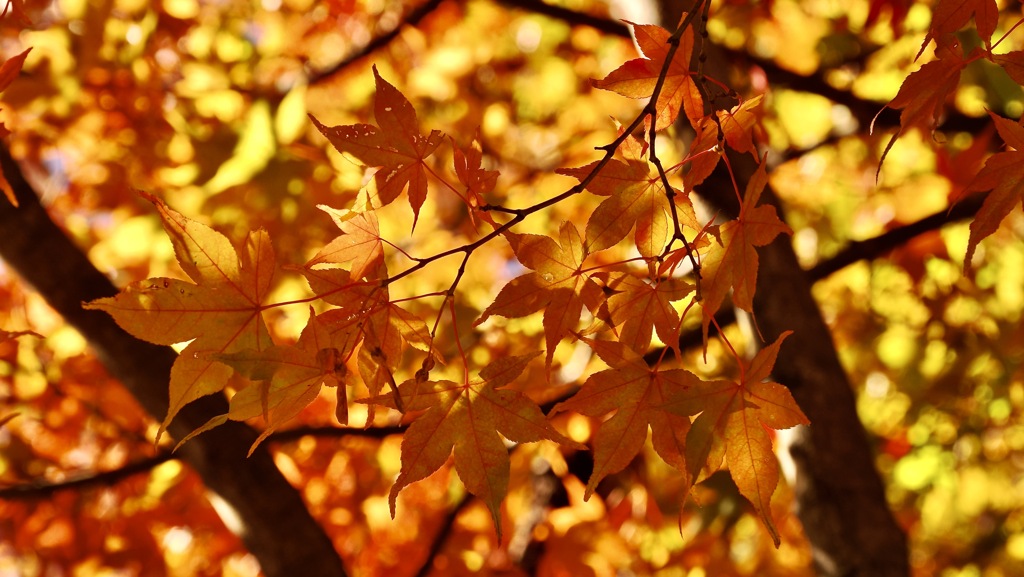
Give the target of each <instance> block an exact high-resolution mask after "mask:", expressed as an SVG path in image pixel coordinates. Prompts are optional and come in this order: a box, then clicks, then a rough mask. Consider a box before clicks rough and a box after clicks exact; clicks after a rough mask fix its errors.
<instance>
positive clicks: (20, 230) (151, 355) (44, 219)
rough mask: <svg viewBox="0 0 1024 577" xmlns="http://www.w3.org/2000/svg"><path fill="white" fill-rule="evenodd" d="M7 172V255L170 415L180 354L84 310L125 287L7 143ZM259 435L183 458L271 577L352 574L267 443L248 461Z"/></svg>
mask: <svg viewBox="0 0 1024 577" xmlns="http://www.w3.org/2000/svg"><path fill="white" fill-rule="evenodd" d="M0 166H2V170H3V174H4V176H6V178H7V180H8V182H10V184H11V187H12V188H13V190H14V192H15V195H16V197H17V199H18V202H19V204H20V207H19V208H14V207H13V206H11V204H10V203H9V202H7V201H6V200H5V199H0V257H2V258H3V259H4V260H5V261H6V262H7V264H8V265H9V266H10V267H11V268H12V269H14V270H15V271H17V272H18V274H19V275H20V276H21V277H22V278H23V279H24V280H25V281H26V282H28V283H29V284H31V285H32V286H33V287H35V289H36V290H37V291H38V292H39V293H40V295H42V296H43V298H45V299H46V301H47V302H48V303H49V304H50V306H51V307H53V308H54V310H56V311H57V312H58V313H60V314H61V315H62V316H63V317H64V319H65V320H66V321H67V322H68V323H69V324H70V325H72V326H74V327H75V328H76V329H77V330H78V331H79V332H80V333H81V334H82V336H84V337H85V338H86V339H87V340H88V342H89V344H90V346H91V347H92V348H93V350H94V351H95V352H96V354H97V356H98V357H99V358H100V360H101V361H102V362H103V364H104V365H106V367H107V369H108V370H109V371H110V373H111V374H112V375H113V376H114V377H115V378H117V379H118V380H120V381H121V383H123V384H124V385H125V386H126V387H127V388H128V390H129V391H131V392H132V394H133V395H134V396H135V397H136V399H138V400H139V402H140V404H141V405H142V406H143V407H144V408H145V409H146V411H148V412H149V413H150V414H151V415H153V416H154V417H155V418H157V419H161V418H163V416H164V415H165V414H166V413H167V407H168V393H167V390H168V389H167V386H168V385H167V383H168V380H169V375H170V370H171V365H172V364H173V362H174V359H175V358H176V353H175V352H174V350H173V349H171V348H170V347H161V346H156V345H152V344H149V343H145V342H142V341H140V340H138V339H136V338H134V337H132V336H131V335H129V334H128V333H126V332H125V331H124V330H122V329H121V328H120V327H118V326H117V324H116V323H114V321H113V319H112V318H111V317H110V316H108V315H107V314H105V313H102V312H100V311H88V310H85V309H83V308H82V302H83V301H91V300H94V299H97V298H101V297H107V296H113V295H115V294H117V289H116V288H115V287H114V285H113V284H111V282H110V280H109V279H107V277H105V276H104V275H103V274H102V273H101V272H99V271H98V270H96V268H95V267H94V266H93V265H92V263H91V262H89V260H88V258H87V257H86V256H85V254H84V253H83V252H82V250H81V249H79V248H78V247H77V246H75V244H74V243H72V242H71V240H70V239H69V238H68V237H67V236H66V235H65V234H64V232H63V231H62V230H60V228H58V227H57V225H55V224H54V223H53V221H52V220H50V217H49V215H48V214H47V213H46V210H45V209H44V208H43V207H42V205H40V203H39V199H38V197H37V195H36V193H35V191H34V190H33V189H32V187H31V185H30V184H29V183H28V182H27V181H26V180H25V178H24V176H23V175H22V172H21V168H20V167H19V166H18V164H17V163H16V162H14V160H13V159H12V158H11V155H10V153H9V152H8V151H7V148H6V146H0ZM97 395H102V391H97ZM227 410H228V404H227V400H226V399H224V397H222V396H217V395H214V396H209V397H204V398H202V399H200V400H198V401H196V402H194V403H191V404H189V405H188V406H187V407H186V408H185V409H184V410H183V411H181V413H180V414H179V415H178V417H177V418H176V419H175V420H174V422H173V423H172V424H171V426H170V429H169V431H168V432H169V433H170V434H171V435H172V436H173V437H175V438H178V439H180V438H182V437H184V436H185V435H186V434H188V433H189V432H191V431H193V430H195V429H197V428H199V427H200V426H202V425H203V424H204V423H206V422H207V421H208V420H209V419H211V418H212V417H215V416H217V415H222V414H224V413H227ZM256 438H257V434H256V431H254V430H253V429H252V428H250V427H248V426H246V425H244V424H242V423H234V422H232V423H228V424H226V425H224V426H221V427H218V428H216V429H214V430H212V431H210V432H208V433H206V434H204V435H201V436H199V437H197V438H196V439H193V440H192V441H191V442H189V443H187V444H186V445H185V446H184V447H183V448H182V450H181V451H180V455H181V457H182V459H183V460H184V461H186V462H187V463H188V464H189V465H191V466H192V467H193V468H194V469H195V470H196V472H198V473H199V475H200V477H202V479H203V482H204V483H205V484H206V486H207V488H209V489H210V490H211V491H213V492H215V493H217V494H218V495H219V496H220V497H221V498H222V499H224V501H225V502H226V503H228V504H229V505H230V506H231V507H233V508H234V509H235V511H236V512H237V513H238V516H239V518H240V519H241V522H242V524H243V527H244V530H243V534H242V535H241V536H240V537H241V539H242V541H243V542H244V543H245V545H246V547H248V548H249V550H250V551H251V552H252V554H253V555H255V556H256V558H257V559H258V560H259V562H260V565H261V567H262V569H263V571H264V573H265V574H266V575H268V577H288V576H291V575H325V576H328V575H330V576H333V575H345V571H344V568H343V567H342V564H341V559H340V557H338V554H337V552H336V551H335V550H334V546H333V544H332V543H331V540H330V539H329V538H328V537H327V535H326V534H325V533H324V531H323V529H322V528H321V527H320V525H319V524H317V522H316V520H315V519H313V517H312V516H311V515H310V513H309V511H308V509H307V508H306V506H305V503H303V501H302V497H301V496H300V495H299V493H298V491H296V490H295V488H294V487H292V486H291V485H290V484H289V483H288V481H287V480H286V479H285V478H284V476H283V475H281V472H280V471H279V470H278V469H277V466H276V465H275V464H274V460H273V459H272V457H271V455H270V452H269V451H268V450H267V449H266V447H265V446H261V447H259V448H257V450H256V451H255V452H254V453H253V455H252V457H251V458H246V457H245V455H246V452H247V451H248V449H249V447H250V446H251V445H252V443H253V442H254V441H255V440H256Z"/></svg>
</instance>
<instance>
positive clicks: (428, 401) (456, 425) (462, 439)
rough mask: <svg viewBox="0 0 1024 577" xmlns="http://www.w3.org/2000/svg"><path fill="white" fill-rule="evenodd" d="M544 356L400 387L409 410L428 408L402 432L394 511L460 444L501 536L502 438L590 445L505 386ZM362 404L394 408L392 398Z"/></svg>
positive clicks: (462, 460)
mask: <svg viewBox="0 0 1024 577" xmlns="http://www.w3.org/2000/svg"><path fill="white" fill-rule="evenodd" d="M539 354H540V351H537V352H535V353H533V354H530V355H523V356H517V357H504V358H499V359H497V360H495V361H494V362H492V363H491V364H489V365H488V366H487V367H486V368H484V369H483V370H482V371H480V376H479V378H476V379H472V380H470V381H469V382H467V383H455V382H452V381H444V380H442V381H422V380H417V379H410V380H408V381H405V382H404V383H402V384H401V385H400V386H399V388H398V390H399V393H400V394H401V397H402V400H403V402H404V403H405V406H406V408H407V410H410V411H426V412H425V413H423V414H422V415H420V416H418V417H417V418H416V420H415V421H413V423H412V424H411V425H409V428H408V429H407V430H406V431H405V435H404V436H403V437H402V469H401V472H400V473H399V475H398V479H396V480H395V484H394V486H393V487H391V494H390V502H391V516H392V517H394V515H395V502H396V499H397V498H398V494H399V492H401V490H402V489H403V488H405V487H407V486H408V485H410V484H412V483H415V482H416V481H419V480H422V479H425V478H426V477H427V476H429V475H430V474H431V473H433V472H434V471H436V470H438V469H439V468H440V467H441V465H443V464H444V463H445V461H447V460H448V457H449V456H451V454H452V450H453V449H454V451H455V470H456V471H457V472H458V474H459V478H460V479H462V482H463V484H464V485H465V486H466V489H468V490H469V492H470V493H472V494H474V495H476V496H477V497H480V499H481V500H483V502H484V503H486V504H487V507H488V508H489V509H490V511H491V517H492V518H493V520H494V528H495V530H496V531H497V532H498V539H499V540H500V539H501V516H500V506H501V500H502V499H503V498H504V497H505V493H506V492H507V491H508V481H509V458H508V448H507V447H506V446H505V442H504V441H503V440H502V437H504V438H505V439H508V440H510V441H513V442H515V443H530V442H535V441H540V440H541V439H549V440H552V441H556V442H558V443H561V444H563V445H566V446H568V447H572V448H577V449H582V448H584V447H583V446H582V445H580V444H579V443H576V442H574V441H572V440H571V439H568V438H566V437H563V436H562V435H561V434H560V433H559V432H558V431H556V430H555V428H554V427H552V426H551V424H550V423H548V421H547V418H546V417H545V416H544V413H543V412H541V410H540V408H539V407H538V406H537V405H536V404H535V403H534V402H533V401H531V400H530V399H529V398H528V397H526V396H525V395H523V394H522V393H520V392H518V391H514V390H510V389H502V388H501V387H504V386H506V385H508V384H509V383H511V382H512V381H513V380H515V379H516V378H517V377H518V376H519V375H520V374H521V373H522V372H523V369H524V368H526V365H527V363H529V362H530V360H531V359H533V358H534V357H536V356H537V355H539ZM363 402H369V403H380V404H385V405H389V406H392V407H393V406H394V404H393V400H392V399H391V398H390V397H387V396H378V397H375V398H370V399H365V400H364V401H363ZM499 433H500V434H499Z"/></svg>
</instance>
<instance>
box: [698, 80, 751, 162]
mask: <svg viewBox="0 0 1024 577" xmlns="http://www.w3.org/2000/svg"><path fill="white" fill-rule="evenodd" d="M762 102H764V95H763V94H758V95H757V96H755V97H753V98H748V99H746V100H744V101H743V102H741V103H739V104H737V105H736V106H734V107H733V108H732V110H719V111H718V112H717V115H718V126H719V127H721V129H722V136H723V137H725V141H726V143H728V144H729V147H730V148H732V149H733V150H735V151H737V152H749V153H750V154H751V155H753V156H754V158H757V147H756V146H754V136H753V135H754V130H753V129H754V126H755V125H757V122H758V120H760V119H761V114H762V110H761V103H762ZM705 122H706V121H705ZM709 128H710V127H706V128H705V130H708V129H709Z"/></svg>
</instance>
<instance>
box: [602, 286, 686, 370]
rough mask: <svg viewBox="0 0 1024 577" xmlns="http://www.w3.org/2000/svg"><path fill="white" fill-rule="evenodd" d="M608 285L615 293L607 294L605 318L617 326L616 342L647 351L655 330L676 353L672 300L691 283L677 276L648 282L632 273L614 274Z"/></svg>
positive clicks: (675, 315) (676, 326)
mask: <svg viewBox="0 0 1024 577" xmlns="http://www.w3.org/2000/svg"><path fill="white" fill-rule="evenodd" d="M608 288H609V289H612V290H614V291H617V292H615V294H612V295H611V296H609V297H608V300H607V303H606V308H607V311H608V314H607V315H602V316H601V318H607V319H608V320H610V321H611V324H613V325H614V326H616V327H620V325H621V327H620V328H619V334H618V337H619V342H620V343H622V344H623V345H626V346H627V347H628V348H630V349H632V350H633V351H637V352H639V353H644V352H646V351H647V347H648V346H650V344H651V336H652V333H653V332H654V331H657V333H658V338H660V339H661V341H662V342H664V343H668V344H669V346H671V347H673V348H674V349H676V356H677V357H681V356H682V355H681V354H679V350H678V347H679V339H678V336H679V335H678V333H679V313H678V312H677V311H676V309H675V307H674V306H673V305H672V302H674V301H678V300H680V299H682V298H684V297H685V296H686V295H688V294H690V292H692V291H693V288H694V287H693V285H692V284H690V283H687V282H685V281H683V280H681V279H677V278H668V279H658V280H656V281H654V282H648V281H647V280H646V279H643V278H640V277H637V276H635V275H631V274H626V275H619V276H617V277H614V278H612V279H611V280H610V282H609V283H608Z"/></svg>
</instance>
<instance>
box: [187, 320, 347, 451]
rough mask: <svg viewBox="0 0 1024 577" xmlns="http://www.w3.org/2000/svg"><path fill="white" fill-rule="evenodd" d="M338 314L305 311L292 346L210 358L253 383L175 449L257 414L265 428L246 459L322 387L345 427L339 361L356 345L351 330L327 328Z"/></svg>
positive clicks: (344, 369)
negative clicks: (329, 390) (332, 395)
mask: <svg viewBox="0 0 1024 577" xmlns="http://www.w3.org/2000/svg"><path fill="white" fill-rule="evenodd" d="M338 313H339V311H337V310H332V311H327V312H326V313H324V314H323V315H320V316H316V315H315V314H313V311H312V310H311V311H310V315H311V316H310V319H309V323H308V324H307V325H306V327H305V328H304V329H303V330H302V334H301V335H300V336H299V340H298V342H296V343H295V344H294V345H285V346H279V345H275V346H270V347H267V348H265V349H263V350H261V351H259V350H254V349H247V350H244V351H239V352H235V353H224V354H217V355H213V358H215V359H216V360H217V361H219V362H222V363H224V364H226V365H228V366H230V367H231V368H233V369H234V370H235V371H237V372H238V373H240V374H242V375H243V376H245V377H247V378H249V379H252V380H253V381H258V382H256V383H253V384H251V385H249V386H248V387H245V388H243V389H242V390H240V391H238V393H236V394H235V395H234V396H233V397H231V403H230V405H229V409H228V413H227V414H225V415H220V416H217V417H214V418H213V419H211V420H210V421H209V422H207V423H206V424H205V425H203V426H202V427H200V428H199V429H197V430H195V431H193V432H192V433H191V434H189V435H188V436H187V437H185V438H184V439H182V440H181V442H179V443H178V445H179V446H180V445H181V444H182V443H184V442H185V441H187V440H189V439H190V438H191V437H193V436H195V435H198V434H199V433H202V432H204V431H207V430H209V429H212V428H213V427H216V426H219V425H221V424H223V423H224V422H226V421H227V420H228V419H231V420H234V421H244V420H246V419H252V418H255V417H258V416H261V415H262V416H263V418H264V420H265V421H266V429H264V431H263V433H262V434H260V436H259V437H258V438H257V439H256V441H255V442H254V443H253V444H252V447H250V449H249V454H250V455H251V454H252V452H253V451H254V450H256V447H258V446H259V444H260V443H262V442H263V440H264V439H266V438H267V437H268V436H270V434H271V433H273V432H274V431H275V430H277V429H278V427H280V426H281V425H282V424H284V423H286V422H288V421H289V420H291V419H292V418H294V417H295V416H296V415H298V414H299V412H300V411H302V409H303V408H304V407H306V406H307V405H308V404H309V403H311V402H313V399H315V398H316V397H317V395H318V394H319V393H320V389H321V387H322V386H323V385H327V386H331V387H338V411H337V414H338V416H339V419H338V420H339V421H340V422H341V423H342V424H348V410H347V409H348V407H347V403H346V400H345V399H346V395H345V379H346V376H347V374H348V368H347V367H346V366H345V362H344V360H345V359H346V358H348V356H350V355H351V353H352V350H353V349H354V347H355V346H356V344H357V343H358V340H357V339H356V338H354V336H353V335H352V331H347V332H344V333H341V334H337V333H335V334H333V335H332V334H331V332H330V330H329V328H328V327H329V322H330V317H331V316H337V314H338Z"/></svg>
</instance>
